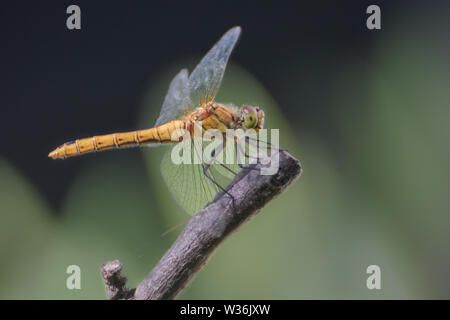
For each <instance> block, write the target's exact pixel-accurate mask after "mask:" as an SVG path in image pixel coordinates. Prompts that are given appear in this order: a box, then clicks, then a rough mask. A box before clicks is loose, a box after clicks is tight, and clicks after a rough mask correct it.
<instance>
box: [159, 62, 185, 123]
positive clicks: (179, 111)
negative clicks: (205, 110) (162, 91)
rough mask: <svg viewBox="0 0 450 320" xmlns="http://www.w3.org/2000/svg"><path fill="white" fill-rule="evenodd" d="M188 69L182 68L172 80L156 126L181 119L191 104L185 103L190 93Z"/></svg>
mask: <svg viewBox="0 0 450 320" xmlns="http://www.w3.org/2000/svg"><path fill="white" fill-rule="evenodd" d="M187 84H188V71H187V69H182V70H181V71H180V72H179V73H178V74H177V75H176V76H175V77H174V78H173V80H172V82H171V83H170V86H169V91H168V92H167V94H166V97H165V99H164V103H163V105H162V107H161V113H160V114H159V117H158V119H157V120H156V123H155V127H156V126H159V125H162V124H164V123H167V122H169V121H172V120H175V119H180V118H181V117H182V116H183V115H184V113H185V112H187V111H188V108H189V106H187V105H186V104H185V102H186V97H187V95H188V91H187V90H188V88H187Z"/></svg>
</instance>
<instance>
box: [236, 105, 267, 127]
mask: <svg viewBox="0 0 450 320" xmlns="http://www.w3.org/2000/svg"><path fill="white" fill-rule="evenodd" d="M240 121H241V123H242V125H243V126H244V128H245V129H255V130H256V131H258V130H259V129H262V128H263V127H264V111H262V110H261V109H260V108H259V106H248V105H244V106H242V108H241V118H240Z"/></svg>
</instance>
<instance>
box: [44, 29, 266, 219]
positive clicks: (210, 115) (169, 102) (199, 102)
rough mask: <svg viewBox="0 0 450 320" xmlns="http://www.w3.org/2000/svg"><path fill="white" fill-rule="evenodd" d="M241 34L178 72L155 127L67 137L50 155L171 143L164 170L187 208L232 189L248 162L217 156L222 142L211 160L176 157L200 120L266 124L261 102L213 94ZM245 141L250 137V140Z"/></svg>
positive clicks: (235, 32)
mask: <svg viewBox="0 0 450 320" xmlns="http://www.w3.org/2000/svg"><path fill="white" fill-rule="evenodd" d="M240 34H241V28H240V27H239V26H236V27H233V28H232V29H230V30H229V31H227V32H226V33H225V34H224V35H223V36H222V37H221V38H220V40H219V41H218V42H217V43H216V44H215V45H214V46H213V47H212V49H210V51H208V53H207V54H206V55H205V56H204V57H203V58H202V60H201V61H200V63H199V64H198V65H197V66H196V67H195V69H194V70H193V71H192V73H191V74H189V73H188V71H187V69H182V70H181V71H180V72H179V73H178V74H177V75H176V76H175V77H174V78H173V80H172V81H171V83H170V85H169V90H168V92H167V94H166V97H165V99H164V102H163V105H162V107H161V111H160V115H159V117H158V119H157V120H156V123H155V125H154V126H153V127H151V128H149V129H143V130H135V131H130V132H121V133H112V134H106V135H98V136H93V137H89V138H83V139H77V140H74V141H70V142H66V143H64V144H63V145H61V146H59V147H57V148H56V149H54V150H53V151H51V152H50V153H49V155H48V156H49V157H50V158H53V159H65V158H69V157H73V156H79V155H84V154H87V153H92V152H98V151H103V150H109V149H121V148H125V147H134V146H163V145H172V148H170V149H169V150H168V151H167V152H166V154H165V155H164V157H163V159H162V161H161V173H162V176H163V179H164V181H165V183H166V185H167V187H168V189H169V190H170V192H171V193H172V195H173V197H174V198H175V199H176V201H177V203H178V204H179V205H180V206H181V207H182V208H183V209H184V210H185V211H186V212H187V213H189V214H191V215H193V214H195V213H196V212H197V211H198V210H200V209H202V208H203V207H204V206H205V205H206V204H207V203H208V202H211V201H212V200H213V199H214V197H215V196H216V195H217V193H219V192H220V191H224V192H225V193H228V192H227V190H226V189H225V187H226V186H227V185H228V183H229V182H231V180H232V178H233V177H234V175H235V174H236V173H237V172H238V171H240V170H242V168H243V166H242V165H236V164H227V165H225V164H223V163H216V162H215V161H214V159H215V158H217V155H218V154H219V153H222V154H223V153H225V151H224V150H225V148H224V146H223V144H222V145H219V147H218V148H216V149H214V150H213V152H212V153H211V154H212V160H210V161H209V162H208V161H202V162H201V163H190V164H185V163H181V164H175V163H174V162H173V161H172V159H171V154H172V153H173V151H174V150H173V148H174V147H175V145H177V144H179V143H182V141H183V139H182V138H183V137H185V134H186V133H188V134H190V136H191V137H193V133H194V130H195V125H196V123H201V130H202V132H205V131H207V130H208V129H215V130H219V132H220V133H222V134H223V135H225V132H226V131H227V129H243V130H248V129H254V130H255V131H256V132H258V131H259V130H261V129H263V126H264V117H265V114H264V111H263V110H262V109H261V108H260V107H259V106H255V105H243V106H242V107H241V108H240V109H239V108H237V107H236V106H234V105H227V104H223V103H218V102H215V100H214V99H215V97H216V95H217V93H218V91H219V88H220V85H221V82H222V78H223V75H224V73H225V69H226V66H227V63H228V60H229V57H230V55H231V52H232V51H233V48H234V47H235V45H236V43H237V41H238V39H239V37H240ZM177 132H178V133H177ZM245 141H246V143H249V141H250V140H248V139H247V140H245ZM256 141H257V139H256ZM244 143H245V142H244ZM244 149H245V146H244ZM191 152H192V156H194V153H195V152H198V151H197V150H196V148H195V147H194V148H192V150H191ZM244 153H245V151H244ZM247 156H248V155H247Z"/></svg>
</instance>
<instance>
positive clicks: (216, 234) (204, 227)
mask: <svg viewBox="0 0 450 320" xmlns="http://www.w3.org/2000/svg"><path fill="white" fill-rule="evenodd" d="M261 167H264V165H260V164H257V165H252V169H260V168H261ZM301 172H302V168H301V165H300V163H299V161H298V160H296V159H295V158H293V157H292V156H291V155H290V154H289V153H287V152H286V151H281V152H280V153H279V170H278V172H277V173H276V174H274V175H270V176H269V175H261V174H260V170H249V167H248V168H246V169H244V170H242V171H241V172H240V173H239V174H238V175H237V176H236V177H235V178H234V180H233V182H232V183H231V184H230V186H229V187H228V190H227V192H228V193H229V194H230V195H231V196H232V197H233V198H234V204H232V201H231V200H230V196H229V195H227V194H224V193H220V194H219V195H218V196H217V197H216V199H214V201H213V202H211V203H210V204H208V205H207V206H206V207H205V209H203V210H201V211H199V212H198V213H197V214H196V215H194V216H193V217H192V218H191V219H190V220H189V222H188V223H187V224H186V226H185V228H184V229H183V231H182V232H181V234H180V235H179V236H178V238H177V240H176V241H175V242H174V244H173V245H172V247H171V248H170V249H169V250H168V251H167V252H166V254H165V255H164V256H163V257H162V258H161V260H160V261H159V263H158V264H157V265H156V267H155V268H154V269H153V270H152V271H151V272H150V273H149V274H148V276H147V277H146V278H145V279H144V280H143V281H142V282H141V283H140V284H139V286H138V287H137V288H136V291H135V293H134V297H132V298H135V299H146V300H150V299H151V300H158V299H174V298H175V297H176V296H177V295H178V294H179V293H180V291H181V290H182V289H183V288H185V287H186V285H187V284H188V283H189V282H190V280H192V279H193V277H194V276H195V275H196V274H197V272H198V271H200V269H201V268H202V266H203V265H204V264H205V263H206V262H207V260H208V258H209V257H210V256H211V254H212V252H213V251H214V250H215V249H216V248H217V247H218V246H219V245H220V244H221V243H222V241H223V240H225V238H226V237H227V236H228V235H230V234H231V233H232V232H234V231H236V230H237V229H238V228H239V227H240V226H241V225H242V224H243V223H244V222H245V221H247V220H248V219H249V218H251V217H252V216H254V215H255V214H256V213H258V212H259V211H260V210H261V208H262V207H264V206H265V205H266V204H267V203H268V202H269V201H271V200H272V199H273V198H275V197H276V196H277V195H279V194H280V193H281V192H282V191H283V190H284V189H285V188H286V187H287V186H288V185H290V184H291V183H292V182H293V181H294V180H295V179H296V178H298V177H299V176H300V174H301ZM116 261H117V262H118V263H120V262H119V261H118V260H116ZM121 267H122V265H121V264H120V270H119V272H118V274H121ZM116 272H117V271H116ZM102 274H103V270H102ZM103 277H104V278H105V275H103ZM105 279H106V278H105ZM116 283H117V284H118V285H119V287H117V288H116V289H112V288H109V289H108V286H109V287H110V286H111V285H114V284H116ZM108 290H110V292H112V294H110V293H108ZM116 292H118V293H120V292H124V293H120V294H116ZM129 294H130V291H129V290H128V289H126V287H125V284H124V283H123V282H120V281H118V282H114V281H113V282H111V280H109V282H107V295H108V298H110V299H111V297H113V298H116V299H117V297H118V296H119V299H121V298H123V297H128V298H129Z"/></svg>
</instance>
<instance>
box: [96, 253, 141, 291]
mask: <svg viewBox="0 0 450 320" xmlns="http://www.w3.org/2000/svg"><path fill="white" fill-rule="evenodd" d="M122 267H123V265H122V262H120V261H119V260H112V261H108V262H106V263H104V264H102V265H100V272H101V273H102V276H103V280H104V281H105V288H106V296H107V297H108V299H110V300H120V299H132V298H133V295H134V291H135V289H131V290H130V289H128V288H127V286H126V284H127V278H126V277H125V276H123V275H122Z"/></svg>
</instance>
